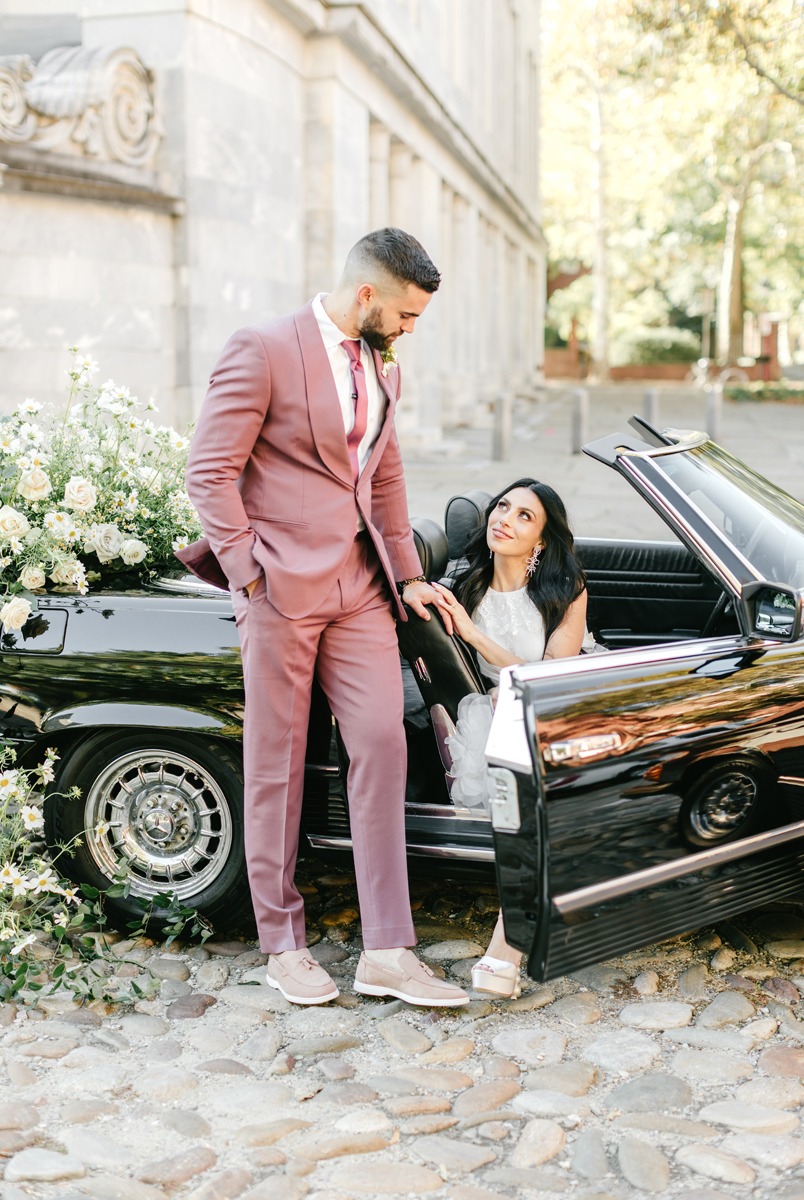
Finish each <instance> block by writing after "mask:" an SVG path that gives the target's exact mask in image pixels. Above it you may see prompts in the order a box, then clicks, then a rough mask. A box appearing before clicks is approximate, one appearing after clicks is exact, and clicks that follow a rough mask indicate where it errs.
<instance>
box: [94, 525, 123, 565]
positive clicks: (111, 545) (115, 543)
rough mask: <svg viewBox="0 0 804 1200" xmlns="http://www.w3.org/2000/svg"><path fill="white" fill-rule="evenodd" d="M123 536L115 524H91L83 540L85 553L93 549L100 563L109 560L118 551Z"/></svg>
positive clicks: (115, 555) (115, 556) (116, 554)
mask: <svg viewBox="0 0 804 1200" xmlns="http://www.w3.org/2000/svg"><path fill="white" fill-rule="evenodd" d="M124 541H125V538H124V537H123V534H122V533H121V532H120V530H119V529H118V528H117V526H116V525H111V524H110V525H93V526H92V528H91V529H90V531H89V535H88V537H87V538H86V540H85V541H84V550H85V551H86V553H87V554H90V553H92V551H93V550H94V552H95V554H97V556H98V558H99V560H100V561H101V562H102V563H106V562H111V561H112V559H113V558H117V556H118V554H119V553H120V547H121V546H122V545H123V542H124Z"/></svg>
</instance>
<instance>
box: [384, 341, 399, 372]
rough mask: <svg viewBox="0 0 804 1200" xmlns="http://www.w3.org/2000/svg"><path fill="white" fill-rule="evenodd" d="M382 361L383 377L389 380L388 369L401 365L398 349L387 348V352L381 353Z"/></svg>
mask: <svg viewBox="0 0 804 1200" xmlns="http://www.w3.org/2000/svg"><path fill="white" fill-rule="evenodd" d="M380 358H381V359H382V375H383V379H387V378H388V368H389V367H395V366H397V365H398V364H399V359H398V358H397V356H396V349H395V347H393V346H387V347H386V348H385V350H381V351H380Z"/></svg>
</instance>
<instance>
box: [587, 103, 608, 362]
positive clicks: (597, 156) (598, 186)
mask: <svg viewBox="0 0 804 1200" xmlns="http://www.w3.org/2000/svg"><path fill="white" fill-rule="evenodd" d="M590 108H591V115H592V139H591V150H592V155H593V160H594V167H593V180H594V183H593V197H594V203H593V223H594V236H595V248H594V265H593V268H592V364H591V374H592V375H593V376H594V377H595V378H596V379H597V380H598V382H601V383H602V382H605V381H606V380H607V379H608V377H609V248H608V239H609V230H608V197H607V190H606V185H607V178H606V121H605V114H604V111H603V95H602V93H601V90H600V88H599V87H594V88H593V89H592V103H591V106H590Z"/></svg>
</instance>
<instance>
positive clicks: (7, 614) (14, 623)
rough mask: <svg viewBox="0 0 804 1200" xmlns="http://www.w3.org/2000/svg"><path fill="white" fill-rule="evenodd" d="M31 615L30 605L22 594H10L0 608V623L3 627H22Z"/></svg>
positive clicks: (8, 628)
mask: <svg viewBox="0 0 804 1200" xmlns="http://www.w3.org/2000/svg"><path fill="white" fill-rule="evenodd" d="M30 615H31V606H30V604H29V603H28V601H27V600H23V598H22V596H12V597H11V599H10V600H7V601H6V603H5V604H4V605H3V607H2V608H0V625H2V626H3V628H4V629H7V630H12V629H22V627H23V625H24V624H25V622H26V621H27V620H28V618H29V617H30Z"/></svg>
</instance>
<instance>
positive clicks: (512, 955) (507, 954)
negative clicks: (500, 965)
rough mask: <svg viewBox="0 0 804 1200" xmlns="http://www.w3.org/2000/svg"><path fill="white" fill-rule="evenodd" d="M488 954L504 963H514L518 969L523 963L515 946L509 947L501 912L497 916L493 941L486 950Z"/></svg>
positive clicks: (492, 936)
mask: <svg viewBox="0 0 804 1200" xmlns="http://www.w3.org/2000/svg"><path fill="white" fill-rule="evenodd" d="M486 954H488V955H489V956H490V957H491V958H499V959H501V960H502V961H503V962H510V963H513V964H514V966H515V967H518V966H519V964H520V963H521V962H522V954H521V952H520V951H519V950H515V949H514V948H513V946H509V945H508V943H507V942H506V940H505V930H504V929H503V919H502V913H501V912H500V913H499V914H498V915H497V924H496V925H495V926H494V932H493V933H492V935H491V941H490V942H489V944H488V947H487V949H486Z"/></svg>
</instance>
